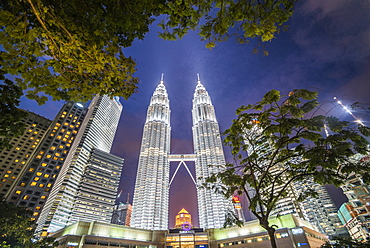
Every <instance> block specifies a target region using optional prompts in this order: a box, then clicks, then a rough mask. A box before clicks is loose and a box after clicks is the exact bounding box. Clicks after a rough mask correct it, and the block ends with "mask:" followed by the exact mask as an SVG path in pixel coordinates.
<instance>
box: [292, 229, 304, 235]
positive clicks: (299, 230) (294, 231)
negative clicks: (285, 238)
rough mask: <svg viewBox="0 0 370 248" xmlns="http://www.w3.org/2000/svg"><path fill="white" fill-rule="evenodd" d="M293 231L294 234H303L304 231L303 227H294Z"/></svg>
mask: <svg viewBox="0 0 370 248" xmlns="http://www.w3.org/2000/svg"><path fill="white" fill-rule="evenodd" d="M292 233H293V234H301V233H303V229H301V228H296V229H292Z"/></svg>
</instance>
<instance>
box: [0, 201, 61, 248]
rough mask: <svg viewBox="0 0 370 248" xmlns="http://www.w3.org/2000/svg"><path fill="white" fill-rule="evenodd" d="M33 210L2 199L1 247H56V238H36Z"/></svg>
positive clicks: (0, 212)
mask: <svg viewBox="0 0 370 248" xmlns="http://www.w3.org/2000/svg"><path fill="white" fill-rule="evenodd" d="M32 214H33V212H32V211H30V210H28V209H27V208H24V207H19V206H14V205H13V204H10V203H7V202H5V201H4V200H3V199H0V247H4V248H5V247H6V248H7V247H12V248H47V247H56V246H57V242H55V239H54V238H51V237H47V238H44V239H36V238H35V237H34V226H35V223H34V221H33V220H31V217H32Z"/></svg>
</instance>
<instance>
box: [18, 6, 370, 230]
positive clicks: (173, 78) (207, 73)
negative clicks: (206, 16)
mask: <svg viewBox="0 0 370 248" xmlns="http://www.w3.org/2000/svg"><path fill="white" fill-rule="evenodd" d="M369 13H370V2H369V1H366V0H336V1H328V0H321V1H319V0H312V1H300V2H299V3H298V5H297V6H296V9H295V12H294V15H293V18H292V19H291V20H290V22H289V23H288V25H289V26H290V27H289V30H288V31H287V32H285V33H280V34H279V35H277V38H276V39H274V40H273V41H272V42H268V43H266V49H267V50H268V52H269V55H268V56H263V55H262V53H259V54H252V50H253V47H254V46H255V45H256V44H257V43H256V42H251V43H249V44H238V43H236V42H234V41H233V40H229V41H227V42H224V43H219V44H218V45H217V46H216V47H215V48H213V49H212V50H209V49H207V48H205V43H204V42H202V41H200V38H199V37H198V36H197V35H196V33H195V32H192V33H190V34H188V35H186V36H185V37H184V38H183V39H182V40H179V41H163V40H162V39H160V38H158V37H157V32H158V31H159V29H158V28H157V27H156V26H155V25H153V26H151V31H150V33H149V34H148V35H147V36H146V38H145V39H144V40H142V41H136V42H134V44H133V46H132V47H130V48H127V49H124V52H125V54H126V55H129V56H132V57H133V58H135V60H136V62H137V72H136V73H135V76H137V77H139V78H140V84H139V91H138V93H136V94H134V95H133V96H132V97H131V98H130V99H129V100H124V99H122V100H121V101H122V104H123V105H124V110H123V113H122V117H121V121H120V124H119V127H118V130H117V134H116V139H115V142H114V146H113V149H112V153H113V154H115V155H118V156H121V157H123V158H125V164H124V169H123V173H122V179H121V184H120V187H119V190H122V195H121V198H120V199H121V201H126V197H127V193H130V194H131V201H132V194H133V188H134V184H135V177H136V168H137V161H138V157H139V151H140V143H141V136H142V129H143V125H144V122H145V117H146V110H147V107H148V105H149V101H150V97H151V95H152V94H153V92H154V89H155V87H156V86H157V85H158V83H159V80H160V76H161V74H162V73H164V83H165V85H166V87H167V91H168V95H169V99H170V108H171V126H172V140H171V142H172V143H171V152H172V153H185V154H186V153H193V145H192V132H191V126H192V119H191V107H192V98H193V93H194V90H195V86H196V83H197V77H196V74H197V73H199V74H200V77H201V81H202V83H203V85H204V86H205V87H206V88H207V90H208V93H209V95H210V96H211V99H212V102H213V105H214V107H215V110H216V115H217V119H218V122H219V125H220V130H221V131H223V130H225V129H227V128H228V127H229V126H230V125H231V121H232V120H233V119H234V118H235V117H236V115H235V110H236V108H238V107H239V106H240V105H243V104H244V105H246V104H249V103H255V102H257V101H259V100H260V99H261V98H262V96H263V95H264V94H265V93H266V92H267V91H269V90H271V89H276V90H280V91H282V92H285V93H286V92H289V91H290V90H292V89H299V88H306V89H310V90H317V91H318V92H319V95H320V96H319V100H320V102H323V103H324V104H323V106H322V109H323V112H322V113H326V112H328V111H329V115H335V116H336V117H339V118H342V119H346V120H349V121H353V118H352V117H351V116H349V115H348V114H347V113H345V112H344V111H343V110H342V109H341V108H340V107H339V106H338V104H336V103H335V101H334V100H333V97H334V96H336V97H338V98H339V99H340V100H342V102H344V103H345V104H351V103H353V102H361V103H364V104H369V102H370V101H369V99H368V97H369V94H370V82H369V81H370V15H369ZM62 104H63V103H62V102H52V101H49V102H48V103H46V104H45V105H44V106H41V107H39V106H37V104H36V103H33V102H31V101H29V100H25V99H24V100H23V101H22V103H21V107H22V108H24V109H28V110H30V111H33V112H36V113H38V114H40V115H43V116H45V117H48V118H54V116H55V114H56V113H57V112H58V111H59V109H60V107H61V106H62ZM354 113H355V115H357V116H358V117H359V118H364V122H365V124H366V123H367V122H366V121H369V120H370V118H369V117H367V116H366V115H365V113H364V112H360V111H359V112H354ZM225 156H226V159H227V160H228V161H230V162H232V158H231V157H230V155H229V150H228V149H227V148H225ZM189 165H190V168H191V170H193V173H194V164H189ZM176 166H177V164H176V163H173V164H171V171H172V173H173V171H174V170H175V168H176ZM332 192H334V193H333V196H334V200H335V201H336V204H337V205H338V204H340V203H341V202H342V201H343V200H344V198H343V197H341V196H340V195H339V193H338V192H337V191H332ZM182 207H184V208H185V209H187V210H188V211H189V212H190V213H191V214H192V215H193V216H194V224H195V225H198V220H197V207H196V195H195V187H194V184H193V183H192V181H191V179H190V177H189V176H188V175H187V173H186V170H185V168H184V167H182V168H181V169H180V171H179V174H178V175H177V176H176V178H175V180H174V182H173V184H172V185H171V189H170V216H169V220H170V227H173V225H174V216H175V214H176V213H177V212H178V211H180V210H181V208H182Z"/></svg>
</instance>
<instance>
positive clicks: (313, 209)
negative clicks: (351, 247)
mask: <svg viewBox="0 0 370 248" xmlns="http://www.w3.org/2000/svg"><path fill="white" fill-rule="evenodd" d="M294 189H295V191H296V192H297V193H298V194H299V193H304V192H305V191H306V190H308V189H312V190H315V191H316V192H317V193H318V196H317V197H316V198H315V197H308V198H306V199H304V200H303V201H302V202H300V203H299V205H300V209H301V210H302V214H303V216H304V219H305V220H307V221H309V222H310V223H311V224H312V225H315V226H316V227H318V228H319V231H320V232H321V233H324V234H326V235H328V236H340V235H348V233H347V230H346V228H345V227H344V226H343V225H342V223H341V221H340V219H339V217H338V214H337V211H338V210H337V208H336V206H335V204H334V202H333V200H332V199H331V197H330V195H329V192H328V191H327V189H326V188H325V186H323V185H320V184H317V183H315V182H314V181H313V179H305V180H303V181H300V182H295V183H294Z"/></svg>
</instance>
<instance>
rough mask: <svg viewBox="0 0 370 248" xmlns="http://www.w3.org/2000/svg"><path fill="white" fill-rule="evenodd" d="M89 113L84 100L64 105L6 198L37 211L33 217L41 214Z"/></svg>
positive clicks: (35, 217) (31, 154)
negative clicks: (82, 102)
mask: <svg viewBox="0 0 370 248" xmlns="http://www.w3.org/2000/svg"><path fill="white" fill-rule="evenodd" d="M85 114H86V109H85V108H84V107H83V106H82V105H81V104H78V103H77V104H76V103H73V102H67V103H66V104H64V105H63V107H62V108H61V110H60V111H59V113H58V114H57V116H56V117H55V119H54V121H53V122H52V123H51V124H50V126H49V128H48V131H47V132H46V133H45V135H43V137H42V138H41V140H40V142H39V145H38V146H37V147H36V149H35V150H34V151H33V152H32V153H30V154H29V155H30V157H29V159H28V160H27V162H26V164H25V166H24V168H23V170H22V171H21V174H20V176H19V177H18V178H17V180H16V181H15V182H14V184H13V186H12V187H11V189H10V190H9V191H8V192H7V194H6V195H5V199H6V201H8V202H10V203H13V204H15V205H19V206H24V207H27V208H28V209H30V210H32V211H34V213H33V219H37V218H38V216H39V214H40V212H41V210H42V208H43V206H44V204H45V202H46V199H47V198H48V196H49V193H50V190H51V188H52V187H53V185H54V182H55V179H56V177H57V175H58V174H59V172H60V170H61V167H62V166H63V163H64V161H65V159H66V157H67V154H68V152H69V151H70V149H71V146H72V143H73V141H74V140H75V138H76V136H77V133H78V131H79V129H80V125H81V123H82V121H83V120H84V117H85ZM36 127H37V126H36ZM30 130H31V129H28V130H27V132H29V131H30ZM34 132H37V131H34ZM30 138H32V137H30Z"/></svg>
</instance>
